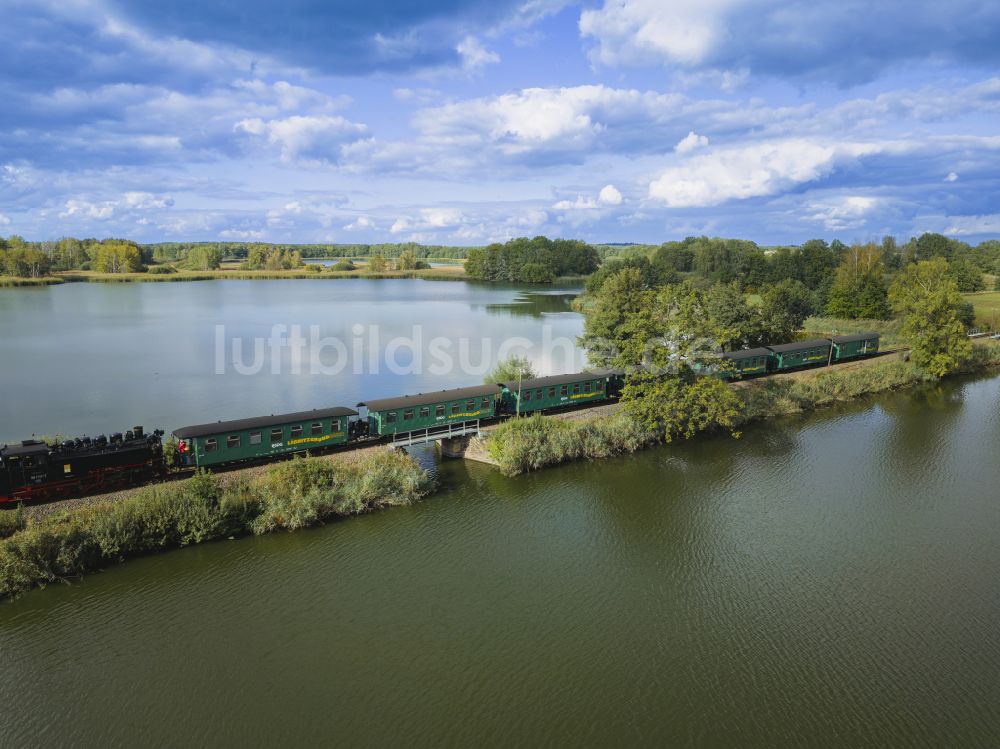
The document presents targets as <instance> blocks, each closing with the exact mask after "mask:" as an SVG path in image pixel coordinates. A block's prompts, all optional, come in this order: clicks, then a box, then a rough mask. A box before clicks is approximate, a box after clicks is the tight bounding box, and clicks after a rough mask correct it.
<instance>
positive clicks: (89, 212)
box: [59, 192, 174, 221]
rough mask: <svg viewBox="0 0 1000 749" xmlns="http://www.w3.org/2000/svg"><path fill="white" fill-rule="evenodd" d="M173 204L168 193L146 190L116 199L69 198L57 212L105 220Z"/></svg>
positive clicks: (64, 217) (60, 214)
mask: <svg viewBox="0 0 1000 749" xmlns="http://www.w3.org/2000/svg"><path fill="white" fill-rule="evenodd" d="M173 204H174V201H173V198H171V197H170V196H169V195H154V194H152V193H148V192H126V193H125V194H124V195H122V196H121V197H120V198H118V199H116V200H102V201H93V200H87V199H83V198H70V199H69V200H67V201H66V202H65V204H64V206H63V209H62V210H61V211H60V212H59V218H63V219H68V218H77V219H80V218H82V219H95V220H97V221H107V220H109V219H113V218H120V217H122V216H123V215H124V214H129V213H134V212H140V211H149V210H159V209H164V208H169V207H170V206H172V205H173Z"/></svg>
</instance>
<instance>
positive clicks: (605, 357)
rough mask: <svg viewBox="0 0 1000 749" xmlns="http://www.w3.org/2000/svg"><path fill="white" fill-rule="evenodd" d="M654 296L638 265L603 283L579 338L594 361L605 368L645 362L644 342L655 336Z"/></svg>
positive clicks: (588, 355)
mask: <svg viewBox="0 0 1000 749" xmlns="http://www.w3.org/2000/svg"><path fill="white" fill-rule="evenodd" d="M654 298H655V292H653V291H651V290H650V289H649V288H648V287H647V286H646V284H645V283H644V281H643V278H642V275H641V273H640V272H639V270H638V269H636V268H626V269H625V270H623V271H622V272H621V273H617V274H615V275H613V276H611V277H610V278H608V279H607V280H606V281H605V282H604V284H603V285H602V286H601V288H600V290H599V291H598V292H597V293H596V294H595V295H594V299H593V303H592V304H591V306H590V308H589V309H588V311H587V316H586V319H585V321H584V326H583V335H582V336H581V337H580V343H581V345H582V346H583V347H584V348H586V349H587V357H588V358H589V359H590V361H591V362H592V363H594V364H596V365H598V366H602V367H610V366H613V365H614V366H622V367H625V366H638V365H639V364H641V363H642V353H643V348H644V346H645V342H646V340H647V339H648V337H649V336H651V335H652V327H651V323H652V320H651V319H650V318H649V314H650V312H651V309H652V303H653V300H654ZM616 361H617V362H618V363H617V364H616V363H615V362H616Z"/></svg>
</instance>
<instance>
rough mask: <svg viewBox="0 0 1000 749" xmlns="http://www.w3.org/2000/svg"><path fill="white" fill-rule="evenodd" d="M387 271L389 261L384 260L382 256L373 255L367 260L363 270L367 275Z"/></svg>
mask: <svg viewBox="0 0 1000 749" xmlns="http://www.w3.org/2000/svg"><path fill="white" fill-rule="evenodd" d="M387 270H389V261H388V260H386V259H385V256H384V255H382V254H379V253H375V254H373V255H372V256H371V257H369V258H368V266H367V267H366V268H365V271H366V272H367V273H385V272H386V271H387Z"/></svg>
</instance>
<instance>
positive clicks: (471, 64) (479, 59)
mask: <svg viewBox="0 0 1000 749" xmlns="http://www.w3.org/2000/svg"><path fill="white" fill-rule="evenodd" d="M455 50H456V51H457V52H458V54H459V55H460V56H461V58H462V68H463V69H464V70H466V72H469V73H474V72H476V71H478V70H480V69H482V68H484V67H486V66H487V65H493V64H495V63H498V62H500V55H498V54H497V53H496V52H491V51H490V50H488V49H486V48H485V47H484V46H483V45H482V43H481V42H480V41H479V40H478V39H476V37H474V36H467V37H465V39H463V40H462V41H461V42H459V44H458V46H457V47H455Z"/></svg>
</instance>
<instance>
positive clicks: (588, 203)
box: [552, 195, 597, 211]
mask: <svg viewBox="0 0 1000 749" xmlns="http://www.w3.org/2000/svg"><path fill="white" fill-rule="evenodd" d="M595 208H597V201H596V200H594V199H593V198H585V197H583V196H582V195H577V196H576V200H559V201H557V202H555V203H553V205H552V210H554V211H592V210H594V209H595Z"/></svg>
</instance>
